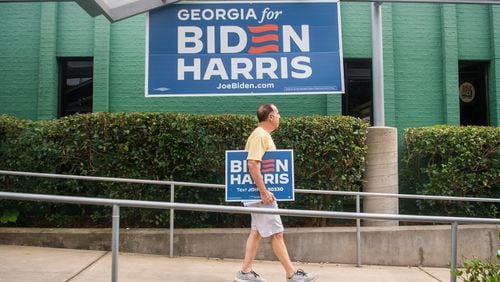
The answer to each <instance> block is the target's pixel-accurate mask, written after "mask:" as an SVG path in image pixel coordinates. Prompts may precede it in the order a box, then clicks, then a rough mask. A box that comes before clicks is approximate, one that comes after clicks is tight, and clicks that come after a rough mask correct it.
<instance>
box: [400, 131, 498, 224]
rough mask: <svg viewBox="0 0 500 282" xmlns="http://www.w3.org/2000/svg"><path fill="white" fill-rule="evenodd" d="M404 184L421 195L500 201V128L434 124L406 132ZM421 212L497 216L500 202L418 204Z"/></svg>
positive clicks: (420, 202)
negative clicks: (483, 198)
mask: <svg viewBox="0 0 500 282" xmlns="http://www.w3.org/2000/svg"><path fill="white" fill-rule="evenodd" d="M405 145H406V150H405V151H406V155H405V162H406V165H407V166H406V169H405V170H403V173H402V174H403V177H402V178H403V179H404V182H405V185H411V186H412V187H413V188H414V189H415V191H416V193H417V194H422V195H443V196H459V197H485V198H498V197H499V196H500V189H499V184H500V128H498V127H479V126H466V127H459V126H434V127H428V128H412V129H408V130H406V132H405ZM418 207H419V209H420V212H421V213H423V214H430V213H432V214H439V215H455V216H493V217H496V216H498V213H499V206H498V204H487V203H474V202H450V201H428V200H421V201H418Z"/></svg>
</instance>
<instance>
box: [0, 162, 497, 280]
mask: <svg viewBox="0 0 500 282" xmlns="http://www.w3.org/2000/svg"><path fill="white" fill-rule="evenodd" d="M0 175H11V176H31V177H45V178H56V179H72V180H89V181H104V182H119V183H137V184H154V185H163V186H167V185H169V186H170V202H169V203H168V202H152V201H137V200H114V199H102V198H87V197H72V196H57V195H40V194H26V193H11V192H0V199H12V200H24V201H45V202H58V203H70V204H87V205H110V206H113V218H112V220H113V221H112V222H113V224H112V225H113V226H112V230H113V231H112V254H113V260H112V280H113V281H116V279H117V278H116V277H117V264H118V248H119V246H118V242H119V241H118V239H119V217H120V215H119V208H120V206H126V207H135V208H139V207H140V208H156V209H170V231H169V235H170V246H169V248H170V249H169V254H170V256H171V257H172V256H173V241H174V240H173V235H174V210H175V209H179V210H190V211H205V212H225V213H268V214H280V215H286V216H300V217H316V218H318V217H319V218H337V219H355V220H356V245H357V262H358V266H360V265H361V246H360V241H361V240H360V238H361V229H360V220H361V219H368V220H396V221H413V222H434V223H435V222H441V223H450V224H451V228H452V232H451V263H450V266H451V271H453V270H454V269H456V267H457V230H458V223H484V224H497V225H498V224H500V219H489V218H468V217H446V216H417V215H395V214H375V213H361V212H360V198H361V197H366V196H367V197H396V198H408V199H430V200H449V201H475V202H494V203H500V199H490V198H470V197H445V196H425V195H408V194H388V193H366V192H340V191H324V190H305V189H296V190H295V192H297V193H309V194H323V195H345V196H355V197H356V212H355V213H352V212H331V211H311V210H292V209H277V210H274V209H263V208H249V207H233V206H218V205H204V204H187V203H175V198H174V194H175V186H176V185H177V186H183V187H200V188H218V189H224V188H225V186H224V185H219V184H204V183H191V182H178V181H159V180H142V179H128V178H112V177H93V176H77V175H60V174H46V173H32V172H17V171H4V170H0ZM450 275H451V281H456V277H455V276H454V275H453V274H452V273H451V274H450Z"/></svg>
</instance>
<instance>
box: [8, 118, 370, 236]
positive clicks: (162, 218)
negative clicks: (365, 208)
mask: <svg viewBox="0 0 500 282" xmlns="http://www.w3.org/2000/svg"><path fill="white" fill-rule="evenodd" d="M255 126H256V118H255V117H253V116H248V115H187V114H174V113H165V114H162V113H94V114H86V115H73V116H69V117H65V118H62V119H58V120H49V121H41V122H35V123H29V124H28V125H27V126H26V127H25V129H24V130H23V131H22V132H20V134H18V137H17V138H16V137H13V138H12V140H9V142H10V146H9V147H8V148H7V149H6V150H5V152H4V154H5V161H3V162H2V163H1V164H0V169H5V170H18V171H33V172H45V173H59V174H72V175H89V176H110V177H124V178H140V179H153V180H176V181H189V182H201V183H224V172H225V167H224V165H225V163H224V157H225V154H224V152H225V151H226V150H234V149H242V148H243V147H244V145H245V141H246V139H247V137H248V136H249V134H250V133H251V131H252V130H253V129H254V127H255ZM366 127H367V124H366V123H364V122H363V121H361V120H360V119H356V118H352V117H300V118H282V120H281V125H280V128H279V129H278V130H277V131H276V132H275V134H274V139H275V143H276V145H277V147H278V148H283V149H285V148H286V149H294V154H295V156H294V159H295V181H296V187H297V188H307V189H327V190H348V191H357V190H359V188H360V187H361V184H362V174H363V170H364V165H363V164H364V158H365V154H366V151H367V148H366V145H365V138H366ZM0 189H1V190H3V191H18V192H28V193H42V194H58V195H77V196H87V197H102V198H122V199H136V200H152V201H167V200H169V195H170V192H169V189H167V187H159V186H152V185H140V184H123V183H122V184H120V183H100V182H85V181H76V180H72V181H63V180H53V179H40V178H28V177H6V176H3V177H2V176H0ZM297 198H298V199H297V201H296V202H294V203H291V204H288V205H287V206H288V207H293V208H311V207H313V208H322V209H327V210H328V209H333V208H336V209H343V208H344V205H343V203H339V201H337V200H334V199H332V198H331V197H322V196H317V195H309V196H303V194H300V196H299V197H297ZM175 200H176V202H190V203H209V204H224V203H225V202H224V191H223V190H214V189H206V188H193V187H182V188H176V195H175ZM17 207H18V209H19V211H20V215H19V220H18V223H19V225H32V224H34V223H35V222H36V224H37V225H40V224H46V225H50V226H52V225H56V226H80V225H85V224H89V225H90V224H92V226H95V225H96V224H98V223H100V222H102V223H103V224H108V223H109V220H110V217H109V213H110V209H109V208H107V207H94V206H77V205H62V204H48V203H44V204H41V203H27V202H24V203H18V204H17ZM0 209H1V206H0ZM121 218H122V221H123V223H122V225H124V226H163V225H166V224H167V223H168V214H167V212H166V211H161V210H143V209H127V208H124V209H122V211H121ZM247 218H248V216H227V215H226V214H220V213H199V212H197V213H194V212H187V211H178V212H176V224H177V225H179V226H189V227H205V226H218V227H237V226H239V225H244V224H246V223H247V222H248V220H247ZM286 220H290V223H291V225H294V224H309V225H312V224H319V223H318V222H316V223H312V222H305V223H304V222H300V223H299V222H298V221H295V222H294V219H292V218H290V219H286Z"/></svg>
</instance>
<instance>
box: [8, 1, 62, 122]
mask: <svg viewBox="0 0 500 282" xmlns="http://www.w3.org/2000/svg"><path fill="white" fill-rule="evenodd" d="M1 5H2V8H1V9H0V29H1V31H0V74H1V75H0V113H4V114H9V115H15V116H19V117H23V118H28V119H37V118H38V109H37V108H38V64H39V59H38V57H39V55H40V50H39V46H40V21H39V20H38V19H40V14H41V9H40V7H41V4H25V3H23V4H4V3H2V4H1ZM20 22H23V24H20ZM54 94H55V93H54Z"/></svg>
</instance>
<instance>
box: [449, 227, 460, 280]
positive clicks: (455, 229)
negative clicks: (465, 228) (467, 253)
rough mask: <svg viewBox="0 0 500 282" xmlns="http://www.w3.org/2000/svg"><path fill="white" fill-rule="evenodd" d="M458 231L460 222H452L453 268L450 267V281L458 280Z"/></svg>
mask: <svg viewBox="0 0 500 282" xmlns="http://www.w3.org/2000/svg"><path fill="white" fill-rule="evenodd" d="M457 233H458V223H457V222H456V221H455V222H453V223H452V224H451V258H450V259H451V269H450V281H451V282H456V281H457V277H456V276H455V274H454V272H455V270H457V235H458V234H457Z"/></svg>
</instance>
